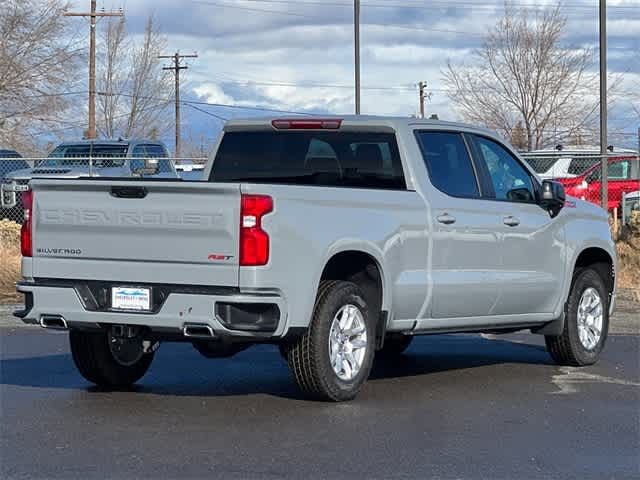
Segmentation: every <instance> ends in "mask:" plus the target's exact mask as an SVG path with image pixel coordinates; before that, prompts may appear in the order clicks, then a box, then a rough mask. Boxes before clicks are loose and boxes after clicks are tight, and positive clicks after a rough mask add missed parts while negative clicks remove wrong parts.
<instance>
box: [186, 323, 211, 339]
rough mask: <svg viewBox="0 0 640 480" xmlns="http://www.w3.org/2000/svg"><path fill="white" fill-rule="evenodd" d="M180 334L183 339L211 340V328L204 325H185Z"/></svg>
mask: <svg viewBox="0 0 640 480" xmlns="http://www.w3.org/2000/svg"><path fill="white" fill-rule="evenodd" d="M182 333H183V334H184V336H185V337H197V338H213V337H215V333H213V328H211V326H209V325H207V324H206V323H185V324H184V326H183V327H182Z"/></svg>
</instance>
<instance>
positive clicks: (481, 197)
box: [16, 116, 616, 401]
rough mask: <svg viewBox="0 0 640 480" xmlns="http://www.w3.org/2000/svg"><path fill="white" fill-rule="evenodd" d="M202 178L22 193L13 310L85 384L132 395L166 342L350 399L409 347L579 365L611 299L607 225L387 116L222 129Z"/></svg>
mask: <svg viewBox="0 0 640 480" xmlns="http://www.w3.org/2000/svg"><path fill="white" fill-rule="evenodd" d="M204 178H205V179H207V180H208V181H201V182H183V181H180V180H175V181H169V180H158V179H155V180H154V179H146V180H139V179H107V178H104V179H75V180H65V179H55V180H54V179H41V180H34V181H32V182H31V188H32V191H31V192H30V193H29V194H27V195H26V196H25V207H26V215H27V221H25V222H24V224H23V231H22V250H23V255H24V259H23V261H22V273H23V277H24V278H23V280H22V281H21V282H19V284H18V287H17V288H18V291H20V292H22V293H23V294H24V296H25V308H24V310H22V311H19V312H16V315H17V316H18V317H20V318H22V320H23V321H25V322H27V323H34V324H40V325H41V326H42V327H45V328H53V329H68V330H69V335H70V344H71V352H72V355H73V359H74V361H75V364H76V365H77V367H78V369H79V371H80V373H81V374H82V375H83V376H84V377H85V378H86V379H87V380H89V381H90V382H93V383H96V384H98V385H102V386H118V387H122V386H127V385H130V384H132V383H134V382H136V381H138V380H139V379H140V378H141V377H142V376H143V375H144V374H145V372H146V371H147V369H148V368H149V365H150V364H151V361H152V359H153V357H154V352H155V351H156V349H157V348H158V346H159V345H160V343H161V342H164V341H186V342H190V343H192V344H193V346H194V347H195V348H196V349H197V350H198V351H199V352H200V353H201V354H203V355H204V356H205V357H214V358H215V357H223V356H231V355H233V354H235V353H237V352H239V351H241V350H242V349H244V348H247V347H248V346H250V345H252V344H256V343H261V342H266V343H273V344H277V345H279V347H280V351H281V353H282V355H283V356H284V357H285V358H286V360H287V361H288V363H289V365H290V367H291V370H292V373H293V376H294V378H295V380H296V381H297V383H298V384H299V386H300V387H301V388H302V389H303V390H304V391H305V392H307V393H308V394H309V395H311V396H313V397H316V398H322V399H329V400H334V401H341V400H348V399H351V398H354V397H355V396H356V394H357V392H358V391H359V389H360V388H361V387H362V385H363V383H364V382H365V381H366V379H367V377H368V376H369V372H370V369H371V365H372V362H373V358H374V355H378V356H380V357H386V358H392V357H393V356H394V355H399V354H400V353H402V352H403V351H404V350H405V349H406V348H407V347H408V346H409V344H410V343H411V340H412V339H413V337H414V336H415V335H422V334H435V333H438V334H439V333H455V332H492V333H507V332H513V331H518V330H523V329H527V330H531V331H532V332H534V333H538V334H542V335H545V339H546V344H547V347H548V350H549V353H550V355H551V357H552V358H553V359H554V360H555V361H556V362H557V363H559V364H563V365H588V364H592V363H594V362H595V361H596V360H597V359H598V357H599V355H600V353H601V351H602V348H603V346H604V343H605V340H606V338H607V331H608V326H609V325H608V324H609V315H610V313H611V312H612V310H613V307H614V303H615V278H614V277H615V271H616V254H615V250H614V244H613V242H612V240H611V235H610V233H609V226H608V222H607V215H606V214H605V212H604V211H603V210H601V209H599V208H598V207H596V206H594V205H592V204H590V203H587V202H584V201H580V200H577V199H573V198H569V199H565V195H564V190H563V188H562V186H561V185H560V184H558V183H554V182H551V181H542V182H541V181H540V180H539V179H538V178H537V176H536V175H535V173H534V172H533V171H532V170H531V169H530V168H529V167H528V166H527V165H526V163H525V162H523V161H522V160H521V158H520V157H519V156H518V154H517V153H516V152H515V151H514V150H513V149H512V148H511V147H510V146H509V145H507V144H505V143H504V142H503V141H502V140H501V139H500V138H499V137H497V136H496V135H495V134H494V133H492V132H490V131H487V130H484V129H480V128H475V127H471V126H467V125H462V124H457V123H447V122H441V121H434V120H416V119H407V118H403V119H398V118H384V117H364V116H363V117H345V118H295V119H259V120H256V119H252V120H232V121H230V122H228V123H227V124H226V126H225V127H224V132H223V135H222V136H221V138H220V140H219V143H218V145H217V147H216V148H215V150H214V152H213V153H212V155H211V157H210V160H209V163H208V165H207V168H206V169H205V175H204Z"/></svg>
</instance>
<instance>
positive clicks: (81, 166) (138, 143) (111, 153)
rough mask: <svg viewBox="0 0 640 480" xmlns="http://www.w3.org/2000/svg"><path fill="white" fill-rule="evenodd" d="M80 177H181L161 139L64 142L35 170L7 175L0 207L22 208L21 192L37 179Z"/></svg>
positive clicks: (0, 189) (0, 185)
mask: <svg viewBox="0 0 640 480" xmlns="http://www.w3.org/2000/svg"><path fill="white" fill-rule="evenodd" d="M27 167H28V165H27ZM80 177H140V178H142V177H156V178H178V174H177V172H176V169H175V167H174V165H173V162H172V160H170V159H169V151H168V150H167V147H166V146H165V145H164V144H163V143H162V142H159V141H157V140H147V139H136V140H122V139H119V140H81V141H75V142H64V143H61V144H60V145H58V146H57V147H56V148H54V149H53V150H52V151H51V153H49V155H48V156H47V158H44V159H36V160H34V166H33V167H32V168H22V169H20V170H14V171H11V172H9V173H7V174H6V175H5V176H4V177H3V178H2V183H0V202H1V205H0V206H1V207H2V208H6V209H9V208H14V207H16V206H19V203H20V195H21V192H23V191H25V190H26V188H27V184H28V183H29V181H30V180H31V179H33V178H80Z"/></svg>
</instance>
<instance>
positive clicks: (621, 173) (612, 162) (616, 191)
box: [558, 156, 640, 210]
mask: <svg viewBox="0 0 640 480" xmlns="http://www.w3.org/2000/svg"><path fill="white" fill-rule="evenodd" d="M601 173H602V169H601V166H600V164H596V165H593V166H592V167H591V168H589V169H588V170H587V171H586V172H584V173H583V174H582V175H578V176H576V177H573V178H560V179H558V181H559V182H561V183H562V184H563V185H564V188H565V191H566V193H567V195H571V196H573V197H577V198H580V199H582V200H587V201H589V202H592V203H596V204H600V203H601V198H602V197H601V195H602V175H601ZM607 173H608V175H607V179H608V188H607V192H608V209H609V210H613V209H614V208H618V209H619V208H620V201H621V199H622V194H623V193H627V192H633V191H636V190H638V189H640V161H639V160H638V157H637V156H636V157H630V156H629V157H615V158H610V159H609V167H608V172H607Z"/></svg>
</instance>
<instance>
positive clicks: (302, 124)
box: [271, 118, 342, 130]
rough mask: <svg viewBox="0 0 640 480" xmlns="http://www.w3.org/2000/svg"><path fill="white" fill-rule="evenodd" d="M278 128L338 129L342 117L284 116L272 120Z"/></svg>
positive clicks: (272, 123)
mask: <svg viewBox="0 0 640 480" xmlns="http://www.w3.org/2000/svg"><path fill="white" fill-rule="evenodd" d="M271 125H272V126H273V128H275V129H277V130H338V129H339V128H340V126H341V125H342V119H340V118H283V119H279V120H273V121H272V122H271Z"/></svg>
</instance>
